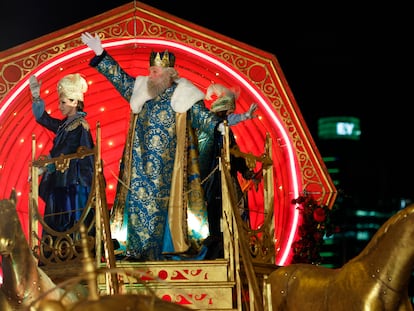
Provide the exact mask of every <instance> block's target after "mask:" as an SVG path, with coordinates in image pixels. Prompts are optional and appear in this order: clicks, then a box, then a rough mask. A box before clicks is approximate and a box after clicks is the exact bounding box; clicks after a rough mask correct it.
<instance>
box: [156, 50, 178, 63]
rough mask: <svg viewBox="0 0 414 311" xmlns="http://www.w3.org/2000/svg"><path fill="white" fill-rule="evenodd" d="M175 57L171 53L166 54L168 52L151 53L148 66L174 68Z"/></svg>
mask: <svg viewBox="0 0 414 311" xmlns="http://www.w3.org/2000/svg"><path fill="white" fill-rule="evenodd" d="M174 64H175V56H174V54H172V53H168V50H165V52H161V54H160V52H154V51H152V52H151V55H150V66H160V67H174Z"/></svg>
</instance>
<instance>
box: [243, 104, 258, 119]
mask: <svg viewBox="0 0 414 311" xmlns="http://www.w3.org/2000/svg"><path fill="white" fill-rule="evenodd" d="M256 109H257V104H256V103H252V104H251V105H250V108H249V110H248V111H247V112H246V113H245V114H244V116H245V117H246V119H253V118H255V117H256V115H254V114H253V113H254V112H255V111H256Z"/></svg>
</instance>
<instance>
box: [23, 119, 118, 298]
mask: <svg viewBox="0 0 414 311" xmlns="http://www.w3.org/2000/svg"><path fill="white" fill-rule="evenodd" d="M100 136H101V134H100V124H99V123H98V124H97V126H96V144H95V146H94V148H93V149H89V148H85V147H83V146H81V147H79V148H78V150H77V152H76V153H73V154H68V155H60V156H59V157H56V158H48V157H47V156H43V155H42V156H40V157H39V158H38V159H35V154H36V139H35V137H34V136H33V137H32V162H31V165H30V176H31V178H30V180H31V186H30V193H29V219H30V221H29V246H30V248H31V249H32V251H33V254H34V255H35V257H36V258H37V259H38V261H39V266H41V267H42V269H43V270H45V271H46V273H47V274H48V275H49V276H50V277H51V278H52V279H53V280H54V281H55V282H56V283H57V282H58V281H63V280H65V279H67V278H70V277H73V276H77V275H79V273H81V272H82V258H84V256H83V254H82V252H85V251H88V252H89V253H90V254H93V255H94V258H95V265H96V268H98V267H100V266H102V261H105V264H106V267H107V268H109V269H113V268H115V255H114V246H113V242H112V238H111V232H110V225H109V211H108V207H107V202H106V193H105V179H104V176H103V170H102V161H101V143H100ZM87 156H93V158H94V163H95V168H94V178H93V182H92V188H91V193H90V194H89V198H88V201H87V203H86V206H85V207H84V209H83V212H82V214H81V217H80V219H79V221H77V222H76V223H75V224H74V226H73V227H71V228H69V229H68V230H66V231H62V232H60V231H56V230H54V229H52V228H51V227H49V226H48V225H47V224H46V222H45V221H44V217H43V216H42V213H41V212H40V211H39V193H38V189H39V177H38V176H39V171H40V170H42V169H46V167H47V166H48V165H51V164H53V165H54V166H55V167H56V170H60V171H61V172H64V171H65V170H67V169H68V168H69V164H70V161H72V160H74V159H82V158H84V157H87ZM91 216H92V218H91ZM85 228H86V229H85ZM81 229H82V230H84V231H85V234H84V235H83V236H86V237H87V244H86V245H87V249H85V248H84V245H85V244H84V241H82V234H81ZM107 280H108V282H107V284H108V288H107V292H108V293H117V292H118V281H117V276H116V275H115V274H108V276H107Z"/></svg>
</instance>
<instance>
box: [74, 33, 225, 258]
mask: <svg viewBox="0 0 414 311" xmlns="http://www.w3.org/2000/svg"><path fill="white" fill-rule="evenodd" d="M81 39H82V41H83V42H84V43H85V44H86V45H87V46H89V47H90V48H91V49H92V50H93V51H94V52H95V57H94V58H92V60H91V61H90V65H91V66H93V67H94V68H96V70H97V71H98V72H100V73H101V74H103V75H104V76H105V77H106V79H107V80H108V81H110V82H111V83H112V85H113V86H114V87H115V88H116V90H117V91H118V92H119V93H120V94H121V95H122V97H123V98H125V99H126V100H127V101H128V102H129V104H130V108H131V116H130V128H129V131H128V136H127V140H126V144H125V148H124V153H123V157H122V161H121V166H120V174H119V182H118V188H117V193H116V198H115V201H114V205H113V207H112V210H111V230H112V235H113V236H114V237H117V232H118V231H119V230H121V229H122V228H123V227H124V226H126V252H125V253H126V259H127V260H134V261H135V260H136V261H147V260H164V259H203V258H204V255H205V252H206V249H205V247H203V242H204V239H205V238H206V237H207V236H208V221H207V211H206V206H205V201H204V194H203V189H202V186H201V180H200V172H199V167H198V148H197V137H196V136H195V130H196V129H201V130H203V131H204V130H206V131H211V130H214V128H215V127H216V124H217V123H218V122H219V121H220V120H219V118H218V117H217V116H216V115H215V114H213V113H211V112H210V111H209V110H208V109H207V108H206V107H205V105H204V101H203V99H204V94H203V92H201V91H200V90H199V89H198V88H197V87H196V86H195V85H194V84H192V83H191V82H190V81H188V80H186V79H184V78H180V77H179V75H178V72H177V71H176V69H175V68H174V64H175V56H174V55H173V54H172V53H169V52H168V51H164V52H152V53H151V54H150V64H149V75H148V76H138V77H132V76H130V75H129V74H128V73H126V72H125V71H124V70H123V69H122V68H121V67H120V65H119V64H118V62H117V61H116V60H115V59H114V58H113V57H111V55H109V53H108V52H107V51H105V50H104V49H103V47H102V44H101V40H100V38H99V36H98V35H97V34H95V36H93V35H91V34H90V33H87V32H86V33H83V34H82V35H81ZM117 238H118V239H120V238H119V237H117ZM121 242H122V240H121Z"/></svg>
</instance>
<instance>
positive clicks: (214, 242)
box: [198, 83, 257, 259]
mask: <svg viewBox="0 0 414 311" xmlns="http://www.w3.org/2000/svg"><path fill="white" fill-rule="evenodd" d="M237 98H238V91H237V90H236V89H234V88H232V89H231V88H226V87H225V86H223V85H221V84H216V83H213V84H211V85H210V86H209V87H208V88H207V92H206V96H205V102H206V103H207V104H208V105H209V106H210V110H211V111H212V112H214V113H215V114H216V115H217V116H218V117H219V118H220V120H221V121H222V122H223V121H227V124H228V125H229V126H234V125H236V124H238V123H240V122H242V121H246V120H250V119H252V118H254V117H255V115H254V112H255V111H256V109H257V104H255V103H252V104H251V105H250V108H249V110H248V111H246V112H244V113H234V111H235V109H236V100H237ZM222 122H220V123H218V125H217V128H218V130H213V131H211V132H206V131H200V132H199V133H198V143H199V153H200V163H201V165H200V172H201V179H202V181H203V189H204V193H205V197H206V203H207V213H208V223H209V231H210V236H209V238H208V240H206V241H205V243H206V244H207V245H208V252H207V254H206V257H205V258H206V259H216V258H222V257H223V256H224V249H223V235H222V232H221V219H222V213H223V212H222V191H221V172H220V171H219V169H218V166H219V157H220V156H221V151H222V149H223V136H222V131H223V130H224V129H221V128H220V127H222V126H223V123H222ZM229 144H230V148H232V147H234V146H237V143H236V139H235V137H234V134H233V131H232V130H231V129H229ZM239 173H240V174H241V176H242V177H243V178H244V179H246V180H255V177H256V174H255V172H254V171H253V170H252V169H250V168H249V167H248V166H247V164H246V161H245V159H244V158H242V157H236V156H234V155H230V175H231V177H232V181H233V186H234V189H235V191H236V194H237V199H238V202H237V203H238V206H239V209H240V215H241V216H242V219H243V220H244V221H245V222H246V223H248V222H249V213H248V205H247V202H248V200H247V195H246V194H244V193H243V191H242V189H241V186H240V184H239V179H238V174H239Z"/></svg>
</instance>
